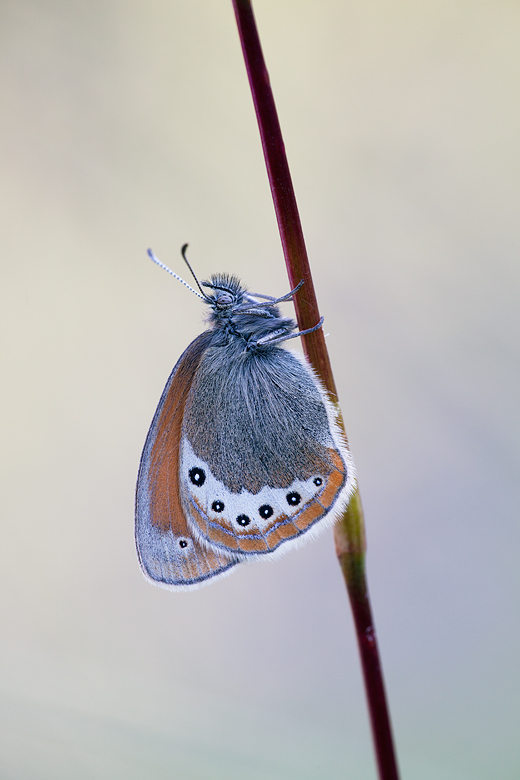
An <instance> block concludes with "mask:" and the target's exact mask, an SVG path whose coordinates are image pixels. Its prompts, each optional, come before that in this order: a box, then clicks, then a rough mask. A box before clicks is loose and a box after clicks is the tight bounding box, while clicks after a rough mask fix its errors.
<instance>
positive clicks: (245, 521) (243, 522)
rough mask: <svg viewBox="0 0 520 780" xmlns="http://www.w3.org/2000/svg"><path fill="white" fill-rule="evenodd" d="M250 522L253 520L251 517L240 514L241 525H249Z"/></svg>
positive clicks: (238, 519) (238, 518) (239, 521)
mask: <svg viewBox="0 0 520 780" xmlns="http://www.w3.org/2000/svg"><path fill="white" fill-rule="evenodd" d="M250 522H251V520H250V519H249V517H248V516H247V515H239V516H238V517H237V523H238V524H239V525H241V526H246V525H249V523H250Z"/></svg>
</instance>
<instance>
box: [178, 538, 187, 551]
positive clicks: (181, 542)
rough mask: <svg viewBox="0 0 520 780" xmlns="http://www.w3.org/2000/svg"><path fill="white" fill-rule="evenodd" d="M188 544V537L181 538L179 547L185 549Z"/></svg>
mask: <svg viewBox="0 0 520 780" xmlns="http://www.w3.org/2000/svg"><path fill="white" fill-rule="evenodd" d="M187 546H188V540H187V539H179V547H180V548H181V550H184V549H185V548H186V547H187Z"/></svg>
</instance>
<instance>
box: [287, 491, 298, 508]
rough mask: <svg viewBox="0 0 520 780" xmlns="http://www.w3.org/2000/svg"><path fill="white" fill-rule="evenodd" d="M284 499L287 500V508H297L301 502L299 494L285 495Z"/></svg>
mask: <svg viewBox="0 0 520 780" xmlns="http://www.w3.org/2000/svg"><path fill="white" fill-rule="evenodd" d="M285 497H286V499H287V503H288V504H289V506H298V504H299V503H300V501H301V500H302V497H301V496H300V494H299V493H287V495H286V496H285Z"/></svg>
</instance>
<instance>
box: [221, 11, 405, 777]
mask: <svg viewBox="0 0 520 780" xmlns="http://www.w3.org/2000/svg"><path fill="white" fill-rule="evenodd" d="M233 6H234V9H235V16H236V20H237V25H238V31H239V35H240V41H241V44H242V51H243V54H244V59H245V63H246V69H247V75H248V78H249V84H250V87H251V92H252V95H253V102H254V106H255V111H256V117H257V121H258V126H259V129H260V137H261V140H262V147H263V150H264V157H265V162H266V166H267V174H268V177H269V184H270V186H271V193H272V196H273V201H274V208H275V212H276V219H277V221H278V228H279V231H280V237H281V240H282V247H283V252H284V257H285V262H286V266H287V272H288V275H289V282H290V285H291V288H294V287H296V285H297V284H298V283H299V282H300V280H301V279H303V280H304V282H305V284H304V285H303V287H302V288H301V289H300V291H299V292H298V293H297V295H296V296H295V308H296V316H297V319H298V325H299V327H300V329H301V330H306V329H307V328H311V327H312V326H313V325H315V324H316V323H317V322H318V320H319V318H320V314H319V310H318V302H317V300H316V294H315V291H314V284H313V281H312V275H311V270H310V266H309V260H308V257H307V250H306V248H305V241H304V238H303V231H302V226H301V222H300V216H299V213H298V206H297V204H296V197H295V194H294V188H293V185H292V180H291V174H290V171H289V165H288V163H287V157H286V154H285V146H284V143H283V138H282V132H281V129H280V123H279V121H278V114H277V111H276V106H275V102H274V98H273V93H272V91H271V85H270V82H269V75H268V73H267V68H266V66H265V62H264V57H263V54H262V48H261V45H260V39H259V37H258V31H257V28H256V22H255V18H254V14H253V8H252V5H251V2H250V0H233ZM302 341H303V347H304V350H305V352H306V354H307V357H308V358H309V360H310V362H311V363H312V365H313V366H314V368H315V369H316V370H317V372H318V374H319V375H320V377H321V379H322V381H323V383H324V384H325V387H326V388H327V390H328V391H329V393H330V395H331V399H332V400H333V401H334V402H336V403H337V393H336V385H335V383H334V377H333V374H332V368H331V365H330V360H329V355H328V352H327V347H326V345H325V338H324V335H323V330H322V329H321V328H320V329H319V330H317V331H315V332H314V333H310V334H308V335H307V336H304V337H303V339H302ZM338 413H339V408H338ZM340 422H341V424H342V420H341V419H340ZM335 543H336V552H337V555H338V559H339V563H340V565H341V569H342V572H343V576H344V578H345V583H346V585H347V590H348V594H349V598H350V604H351V607H352V612H353V615H354V623H355V627H356V634H357V639H358V647H359V652H360V656H361V665H362V668H363V676H364V680H365V690H366V694H367V701H368V708H369V711H370V720H371V724H372V735H373V739H374V747H375V752H376V759H377V765H378V770H379V777H380V779H381V780H399V774H398V770H397V761H396V757H395V750H394V744H393V738H392V729H391V724H390V716H389V711H388V705H387V700H386V694H385V686H384V681H383V673H382V669H381V663H380V659H379V651H378V647H377V639H376V633H375V628H374V621H373V618H372V611H371V608H370V600H369V595H368V586H367V579H366V570H365V550H366V543H365V527H364V519H363V509H362V506H361V499H360V496H359V492H358V491H356V493H355V495H354V496H353V497H352V499H351V501H350V504H349V507H348V509H347V511H346V512H345V515H344V517H343V518H342V519H341V520H340V522H339V523H338V524H337V526H336V528H335Z"/></svg>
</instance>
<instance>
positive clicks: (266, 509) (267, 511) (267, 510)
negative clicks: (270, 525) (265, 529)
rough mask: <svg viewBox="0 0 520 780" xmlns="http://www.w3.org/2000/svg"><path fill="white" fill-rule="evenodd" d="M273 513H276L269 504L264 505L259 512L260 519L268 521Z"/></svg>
mask: <svg viewBox="0 0 520 780" xmlns="http://www.w3.org/2000/svg"><path fill="white" fill-rule="evenodd" d="M273 511H274V510H273V507H272V506H269V504H262V506H261V507H260V509H259V510H258V514H259V515H260V517H263V518H264V520H267V518H268V517H271V515H272V514H273Z"/></svg>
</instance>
